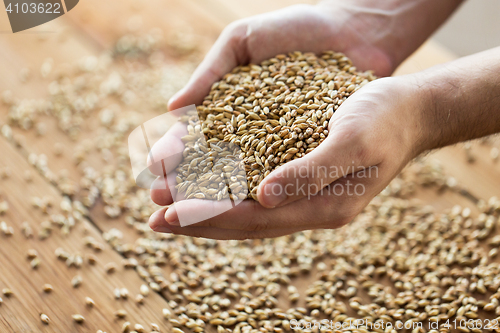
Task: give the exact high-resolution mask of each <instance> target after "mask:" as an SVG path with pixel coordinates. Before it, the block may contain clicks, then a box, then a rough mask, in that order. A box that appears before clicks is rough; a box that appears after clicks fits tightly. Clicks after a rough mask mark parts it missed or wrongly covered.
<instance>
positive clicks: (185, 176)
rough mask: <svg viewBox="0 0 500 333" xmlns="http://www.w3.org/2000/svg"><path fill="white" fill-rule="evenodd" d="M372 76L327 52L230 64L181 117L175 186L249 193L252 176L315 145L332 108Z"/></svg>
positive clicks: (253, 188)
mask: <svg viewBox="0 0 500 333" xmlns="http://www.w3.org/2000/svg"><path fill="white" fill-rule="evenodd" d="M374 79H375V77H374V76H373V74H372V73H371V72H357V71H356V67H354V66H352V63H351V61H350V60H349V59H348V58H347V57H346V56H345V55H343V54H342V53H336V52H331V51H329V52H324V53H323V54H322V55H321V56H319V57H318V56H316V55H314V54H311V53H305V54H302V53H300V52H293V53H291V54H289V55H287V56H285V55H278V56H276V57H275V58H272V59H269V60H265V61H263V62H262V63H261V64H260V65H249V66H239V67H236V68H235V69H234V70H233V71H232V72H231V73H229V74H227V75H225V76H224V78H223V79H222V80H221V81H219V82H216V83H215V84H214V85H213V86H212V89H211V91H210V93H209V95H208V96H207V97H206V98H205V100H204V102H203V104H202V105H200V106H198V107H197V112H195V111H194V110H193V111H192V112H191V113H188V117H185V118H184V119H183V120H184V121H186V122H187V124H188V133H189V134H188V135H187V136H185V137H183V141H184V143H185V151H184V160H183V161H182V163H181V164H180V165H179V167H178V168H177V172H178V175H179V176H178V177H177V189H178V191H179V192H180V193H184V194H185V197H186V198H188V199H189V198H201V199H203V198H207V199H217V200H221V199H224V198H228V197H230V198H231V199H236V198H238V199H244V198H246V197H247V196H248V197H249V198H253V199H256V196H257V186H258V185H259V183H260V182H261V181H262V180H263V179H264V178H265V177H266V176H267V175H269V174H270V173H271V172H272V171H273V170H274V169H276V168H278V167H279V166H281V165H283V164H285V163H287V162H289V161H291V160H294V159H296V158H300V157H302V156H304V155H306V154H308V153H310V152H311V151H312V150H313V149H315V148H316V147H318V145H319V144H321V142H323V140H325V138H326V137H327V135H328V122H329V120H330V118H331V117H332V115H333V114H334V112H335V111H336V110H337V108H338V107H339V106H340V105H342V103H343V102H344V101H345V100H346V98H348V97H349V96H350V95H351V94H353V93H354V92H356V91H357V90H358V89H359V88H361V87H363V86H364V85H365V84H367V83H368V82H370V81H372V80H374ZM240 161H241V162H243V163H242V164H238V163H234V162H240ZM225 179H226V180H227V179H230V180H231V181H229V182H225V181H224V180H225ZM227 183H229V184H230V186H229V189H228V187H227V186H226V184H227Z"/></svg>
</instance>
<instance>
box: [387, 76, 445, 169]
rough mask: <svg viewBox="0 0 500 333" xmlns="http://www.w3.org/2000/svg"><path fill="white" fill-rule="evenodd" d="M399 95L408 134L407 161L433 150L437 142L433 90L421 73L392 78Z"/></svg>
mask: <svg viewBox="0 0 500 333" xmlns="http://www.w3.org/2000/svg"><path fill="white" fill-rule="evenodd" d="M394 79H395V80H397V81H396V85H397V87H398V88H397V89H399V95H398V96H403V97H404V98H403V103H401V110H400V111H403V115H404V118H405V119H406V120H405V122H404V123H405V124H406V126H405V129H404V130H407V131H408V132H409V134H408V135H409V138H410V139H409V142H408V144H407V145H408V147H409V160H411V159H413V158H415V157H417V156H418V155H420V154H422V153H423V152H425V151H427V150H431V149H434V148H435V147H436V144H437V141H438V135H437V133H439V130H440V129H439V128H436V125H437V124H436V122H435V119H434V118H433V116H432V115H433V114H434V112H435V111H434V110H435V107H436V106H435V101H434V94H435V92H434V90H433V89H432V87H431V86H432V85H430V84H429V82H428V81H427V80H426V78H425V77H424V76H423V75H421V73H417V74H411V75H405V76H399V77H395V78H394Z"/></svg>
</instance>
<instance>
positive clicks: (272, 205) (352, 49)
mask: <svg viewBox="0 0 500 333" xmlns="http://www.w3.org/2000/svg"><path fill="white" fill-rule="evenodd" d="M459 3H460V2H459V1H456V0H443V1H430V0H415V1H402V0H393V1H387V2H380V1H366V0H363V1H361V0H360V1H354V2H349V4H344V3H343V2H339V1H325V2H323V3H321V4H319V5H317V6H294V7H290V8H286V9H284V10H281V11H277V12H273V13H269V14H264V15H260V16H257V17H253V18H249V19H245V20H243V21H240V22H236V23H234V24H232V25H230V26H229V27H228V28H227V29H226V30H225V31H224V32H223V33H222V34H221V36H220V38H219V40H218V41H217V42H216V44H215V45H214V47H213V48H212V50H211V51H210V52H209V53H208V54H207V56H206V58H205V60H204V61H203V63H202V64H201V65H200V66H199V68H198V69H197V70H196V72H195V73H194V74H193V77H192V78H191V80H190V82H189V83H188V85H187V86H186V87H185V88H184V89H183V90H181V91H180V92H179V93H178V94H177V95H176V96H175V97H173V98H172V100H171V101H170V105H169V107H170V109H171V110H174V109H177V108H179V107H182V106H185V105H189V104H197V103H199V102H201V100H202V99H203V97H204V96H205V95H206V93H207V92H208V90H209V89H210V86H211V84H212V83H213V82H215V81H216V80H218V79H219V78H220V77H221V76H222V75H223V74H224V73H226V72H228V71H230V70H231V69H232V68H233V67H235V66H237V65H239V64H245V63H248V62H253V63H256V62H259V61H261V60H264V59H266V58H270V57H272V56H274V55H276V54H279V53H286V52H288V51H293V50H301V51H312V52H321V51H322V50H326V49H331V50H336V51H342V52H344V53H346V54H347V55H348V56H349V57H351V58H352V59H353V62H354V63H355V64H356V65H357V66H358V68H360V69H374V70H375V71H376V74H378V75H380V76H385V75H389V74H390V73H392V71H393V70H394V69H395V68H396V67H397V65H398V64H399V63H400V62H402V61H403V60H404V59H405V58H406V57H407V56H408V55H409V54H411V53H412V52H413V51H414V50H415V49H416V48H418V46H419V45H420V44H421V43H422V42H423V41H425V39H426V38H427V37H428V36H429V35H430V34H431V33H432V32H433V31H434V30H435V29H436V28H437V27H438V26H439V25H440V24H441V23H442V22H443V21H444V20H445V19H446V18H447V17H448V16H449V15H450V14H451V13H452V12H453V10H454V9H455V8H456V7H457V6H458V5H459ZM387 27H389V28H387ZM291 35H293V38H289V36H291ZM312 36H315V38H312ZM257 45H258V46H259V47H256V46H257ZM499 59H500V48H496V49H492V50H489V51H486V52H482V53H479V54H476V55H473V56H470V57H465V58H462V59H459V60H457V61H454V62H451V63H448V64H445V65H441V66H436V67H433V68H431V69H429V70H426V71H423V72H420V73H416V74H413V75H407V76H402V77H395V78H384V79H380V80H376V81H374V82H372V83H370V84H368V85H366V86H365V87H363V89H361V90H360V91H358V92H356V93H355V94H354V95H353V96H352V97H350V98H349V99H348V100H347V101H346V102H345V103H344V104H343V105H342V106H341V107H340V108H339V109H338V110H337V112H336V113H335V114H334V116H333V117H332V119H331V121H330V128H329V130H330V134H329V135H328V137H327V139H326V140H325V142H324V143H323V144H322V145H321V146H319V147H318V148H317V149H315V150H314V151H313V152H311V153H310V154H308V155H306V156H305V157H303V158H301V159H298V160H294V161H292V162H290V163H287V164H286V165H284V166H282V167H280V168H279V169H277V170H275V171H274V172H272V173H271V174H270V175H269V176H268V177H266V179H265V180H264V181H263V182H262V183H261V185H260V186H259V190H258V199H259V202H255V201H250V200H248V201H245V202H243V203H241V204H239V205H237V206H236V207H235V208H233V209H231V210H229V211H227V212H224V213H222V214H220V215H218V216H216V217H213V218H210V219H208V220H205V221H203V222H200V223H197V224H194V225H192V226H188V227H180V226H179V221H178V213H179V212H180V211H181V210H185V211H188V210H189V211H193V210H194V211H196V210H197V209H199V210H202V209H205V208H206V207H204V205H206V203H202V202H199V201H196V200H186V201H180V202H177V203H176V204H175V208H170V209H168V210H167V209H166V208H163V209H161V210H159V211H158V212H156V213H154V214H153V215H152V216H151V219H150V226H151V228H152V229H153V230H155V231H159V232H172V233H175V234H183V235H189V236H195V237H207V238H215V239H247V238H264V237H276V236H281V235H285V234H290V233H292V232H296V231H300V230H307V229H320V228H337V227H340V226H342V225H344V224H346V223H348V222H349V221H351V220H352V219H353V218H354V217H355V216H356V215H357V214H359V213H360V212H361V211H362V209H363V208H364V207H365V206H366V205H367V204H368V203H369V202H370V201H371V199H372V198H373V197H374V196H376V195H377V194H378V193H380V191H382V190H383V189H384V188H385V187H386V186H387V185H388V184H389V182H390V181H391V180H392V179H393V178H394V177H395V176H396V175H397V174H398V173H399V172H400V171H401V169H402V168H403V167H404V166H405V165H406V164H407V163H408V162H409V161H411V160H412V159H413V158H415V157H416V156H417V155H419V154H420V153H422V152H424V151H426V150H430V149H435V148H439V147H443V146H446V145H450V144H453V143H456V142H459V141H463V140H468V139H473V138H477V137H481V136H484V135H488V134H492V133H497V132H499V131H500V75H499V73H500V60H499ZM162 149H163V150H164V149H165V147H159V148H158V147H157V148H156V151H161V150H162ZM153 154H155V148H153ZM352 165H356V166H363V167H364V168H370V167H376V169H377V173H376V176H373V177H358V176H359V174H357V173H349V171H346V172H344V173H341V174H338V175H330V174H319V175H318V174H315V176H314V177H294V176H293V175H295V174H296V173H294V172H292V171H293V170H294V169H299V168H301V167H302V168H309V170H310V171H312V168H317V167H318V166H325V167H331V166H336V167H337V168H338V169H339V170H350V169H349V168H348V167H349V166H352ZM167 171H170V170H167ZM311 184H313V185H316V187H317V189H318V191H317V193H313V194H315V195H312V196H310V197H307V196H304V194H303V193H301V192H300V191H298V189H299V187H300V186H309V185H311ZM356 185H358V188H363V189H364V192H363V195H349V194H348V193H343V194H339V193H338V191H336V190H335V189H336V188H339V186H341V187H343V188H349V187H350V188H351V189H354V188H355V187H356ZM273 186H281V187H284V186H288V188H289V189H290V192H291V193H294V194H292V195H274V194H273V192H272V191H270V189H272V187H273ZM294 190H295V191H294ZM287 192H288V191H287ZM309 194H311V193H309ZM151 197H152V199H153V200H154V201H155V202H156V203H158V204H160V205H163V206H166V205H169V204H171V203H172V198H171V195H170V193H169V192H168V190H152V191H151ZM292 203H293V204H292Z"/></svg>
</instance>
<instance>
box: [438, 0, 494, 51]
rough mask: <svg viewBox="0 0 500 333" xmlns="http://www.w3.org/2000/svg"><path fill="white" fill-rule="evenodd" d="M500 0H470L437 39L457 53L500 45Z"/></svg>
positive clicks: (440, 32)
mask: <svg viewBox="0 0 500 333" xmlns="http://www.w3.org/2000/svg"><path fill="white" fill-rule="evenodd" d="M499 17H500V1H498V0H468V1H465V2H464V4H463V5H462V7H461V8H460V9H459V10H458V11H457V12H456V13H455V14H454V15H453V17H452V18H451V19H450V20H449V21H448V22H447V23H446V24H445V25H444V26H442V27H441V29H439V30H438V31H437V32H436V34H435V35H434V39H435V40H436V41H438V42H439V43H441V44H442V45H443V46H445V47H447V48H448V49H449V50H450V51H452V52H454V53H455V54H456V55H458V56H465V55H468V54H472V53H475V52H480V51H483V50H487V49H490V48H492V47H495V46H499V45H500V20H499Z"/></svg>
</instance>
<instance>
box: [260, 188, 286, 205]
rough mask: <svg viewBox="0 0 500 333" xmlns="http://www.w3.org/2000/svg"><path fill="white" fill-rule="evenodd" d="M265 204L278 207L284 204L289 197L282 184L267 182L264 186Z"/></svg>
mask: <svg viewBox="0 0 500 333" xmlns="http://www.w3.org/2000/svg"><path fill="white" fill-rule="evenodd" d="M263 190H264V204H265V205H266V206H268V207H272V208H274V207H276V206H279V205H280V204H282V203H283V202H284V201H285V200H286V199H287V198H288V197H287V195H286V193H285V192H283V191H282V186H280V185H279V184H276V183H274V184H273V183H271V184H267V185H266V186H265V187H264V189H263Z"/></svg>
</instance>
